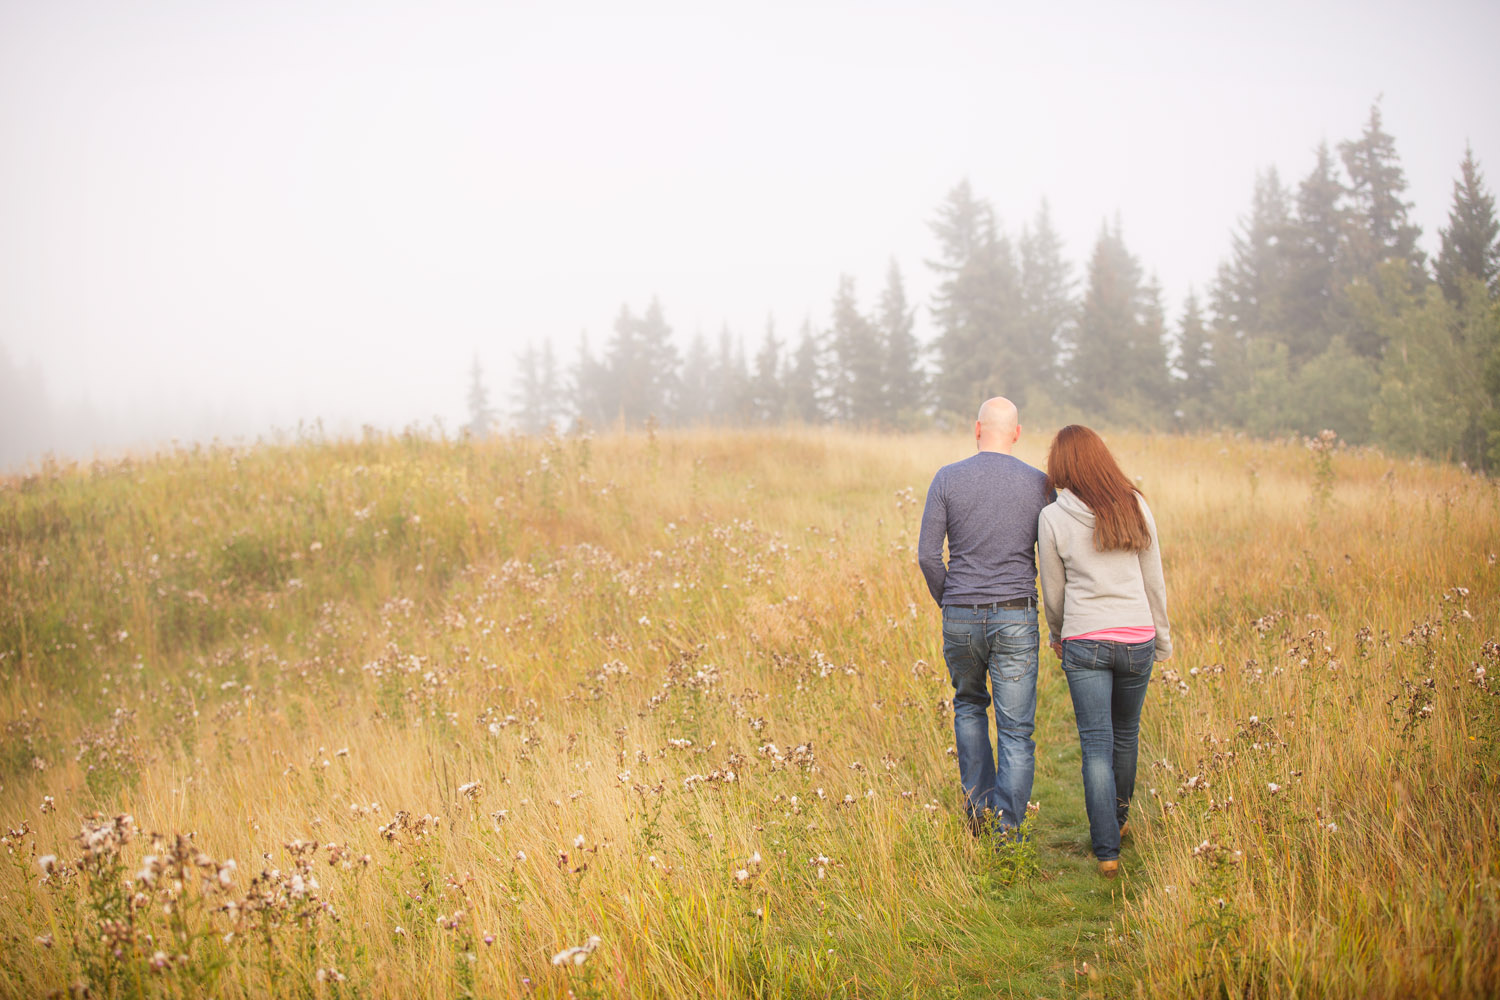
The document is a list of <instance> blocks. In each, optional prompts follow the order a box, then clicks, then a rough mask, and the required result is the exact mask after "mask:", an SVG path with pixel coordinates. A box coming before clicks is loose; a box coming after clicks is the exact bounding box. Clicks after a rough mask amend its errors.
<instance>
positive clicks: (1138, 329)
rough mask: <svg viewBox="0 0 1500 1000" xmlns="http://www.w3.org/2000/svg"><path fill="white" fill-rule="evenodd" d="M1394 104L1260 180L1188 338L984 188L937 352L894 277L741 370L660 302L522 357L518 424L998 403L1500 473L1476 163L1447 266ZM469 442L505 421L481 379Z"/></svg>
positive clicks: (923, 421) (1114, 266)
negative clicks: (605, 328)
mask: <svg viewBox="0 0 1500 1000" xmlns="http://www.w3.org/2000/svg"><path fill="white" fill-rule="evenodd" d="M1405 192H1406V178H1405V174H1404V172H1403V170H1402V168H1401V161H1400V158H1399V157H1398V155H1397V152H1396V143H1395V140H1394V139H1393V138H1392V137H1391V136H1390V135H1389V134H1387V133H1386V132H1385V130H1384V129H1383V128H1382V125H1381V116H1380V108H1379V105H1378V104H1377V105H1376V106H1375V107H1373V108H1372V109H1371V111H1370V117H1369V120H1368V122H1367V123H1366V125H1365V126H1364V130H1363V133H1362V134H1361V135H1360V136H1359V137H1358V138H1355V139H1350V140H1348V141H1345V142H1340V143H1338V145H1337V147H1336V150H1330V149H1329V148H1328V145H1327V144H1326V143H1324V144H1323V145H1321V146H1320V147H1319V148H1318V149H1317V151H1316V154H1315V157H1314V162H1313V163H1312V165H1311V169H1310V170H1309V171H1308V173H1307V174H1306V176H1305V177H1303V178H1302V179H1301V180H1300V181H1299V182H1297V183H1296V185H1295V186H1294V187H1288V186H1287V185H1286V184H1285V183H1284V182H1283V181H1282V179H1281V178H1280V177H1279V176H1278V175H1277V172H1276V170H1275V169H1268V170H1265V171H1263V172H1261V173H1259V174H1258V176H1257V179H1256V183H1255V189H1254V191H1253V193H1252V195H1251V200H1250V208H1249V211H1248V212H1247V213H1246V215H1245V216H1244V217H1243V219H1242V222H1241V224H1240V225H1239V226H1238V228H1237V229H1236V231H1235V232H1234V233H1233V234H1232V237H1231V241H1230V245H1229V248H1228V253H1227V256H1226V258H1225V259H1224V261H1223V263H1222V264H1221V265H1220V267H1219V271H1218V275H1217V277H1216V279H1215V280H1214V282H1213V284H1212V286H1211V287H1210V288H1209V289H1208V290H1207V294H1206V297H1204V298H1200V297H1199V296H1198V295H1197V294H1190V295H1189V296H1188V298H1187V300H1186V301H1185V302H1184V303H1183V304H1182V307H1181V309H1180V311H1179V312H1178V313H1177V314H1176V316H1175V317H1174V318H1172V319H1169V317H1168V310H1167V307H1166V305H1165V304H1164V303H1163V301H1162V291H1161V289H1160V287H1159V286H1158V285H1157V284H1156V282H1155V281H1154V280H1152V279H1149V278H1148V277H1147V276H1146V272H1145V270H1144V269H1143V267H1142V265H1141V262H1140V261H1138V260H1137V259H1136V257H1135V256H1134V255H1132V253H1131V252H1130V250H1129V248H1128V246H1127V245H1126V241H1125V236H1124V233H1123V232H1122V231H1121V226H1120V223H1119V221H1118V220H1116V221H1115V222H1114V224H1113V225H1108V224H1106V225H1105V226H1104V227H1103V228H1101V230H1100V232H1099V236H1098V239H1097V241H1096V242H1095V244H1094V248H1093V253H1092V255H1091V257H1090V258H1089V261H1088V266H1087V268H1086V269H1085V271H1084V273H1083V274H1082V276H1081V280H1080V279H1079V277H1078V276H1077V275H1076V274H1075V269H1074V265H1073V264H1072V263H1070V262H1069V261H1068V260H1066V259H1065V258H1064V256H1063V253H1062V243H1061V240H1060V239H1059V238H1058V235H1057V233H1056V231H1055V230H1054V229H1053V226H1052V223H1051V220H1050V218H1049V215H1048V209H1047V206H1046V204H1045V203H1044V204H1043V205H1042V207H1041V209H1040V211H1038V212H1037V214H1036V216H1035V218H1034V219H1032V220H1031V221H1030V222H1029V223H1028V224H1026V225H1025V226H1023V227H1022V228H1021V231H1020V233H1019V234H1018V235H1016V236H1014V237H1012V235H1011V234H1009V233H1007V232H1006V231H1005V230H1004V229H1003V228H1002V226H1001V225H1000V223H999V222H998V221H997V217H996V213H995V210H994V208H993V206H992V205H991V204H990V203H989V202H987V201H986V200H985V199H983V198H981V197H979V196H977V195H976V194H975V193H974V191H973V190H972V189H971V188H970V185H969V183H968V182H967V181H964V182H961V183H959V184H958V185H957V186H956V187H955V188H954V189H953V190H952V191H951V192H950V193H949V194H948V196H947V198H946V199H945V200H944V201H943V203H942V204H941V205H939V206H938V208H937V210H936V213H935V215H934V218H933V219H932V220H931V228H932V232H933V234H934V236H935V237H936V239H937V255H936V257H935V259H933V260H930V261H928V262H927V266H928V267H931V268H933V269H934V270H935V271H936V272H937V274H938V275H939V276H940V278H941V282H940V284H939V285H938V287H937V290H936V292H935V294H934V295H933V298H932V301H931V302H929V303H927V308H928V309H929V310H930V316H931V320H932V325H933V327H934V330H935V333H934V336H933V337H932V339H931V342H930V343H925V344H924V343H919V342H918V341H917V339H916V337H915V336H914V334H913V317H914V315H915V309H916V305H915V304H913V303H912V302H910V301H909V300H908V299H907V296H906V292H905V289H904V285H903V281H902V276H901V272H900V270H899V269H898V268H897V266H896V264H895V263H894V261H893V262H892V264H891V267H890V271H889V273H888V275H887V277H886V281H885V287H884V289H883V290H882V291H881V293H880V298H879V301H878V303H876V305H875V307H874V308H873V309H869V310H867V309H866V308H864V307H862V306H861V304H860V302H859V300H858V297H857V295H856V291H855V287H854V281H853V279H852V278H850V277H847V276H843V277H840V278H839V279H838V283H837V287H836V290H835V291H834V294H833V299H832V303H831V307H830V310H829V314H828V320H827V323H826V325H819V326H814V325H813V324H811V323H804V325H803V326H802V328H801V330H800V332H799V333H798V334H797V336H796V337H795V339H793V338H785V339H784V338H783V337H781V336H779V335H778V333H777V331H776V330H775V329H774V328H773V327H771V326H769V325H768V327H767V329H766V330H765V332H764V335H763V336H761V337H760V338H759V344H758V346H756V347H754V357H753V358H751V357H749V356H748V355H747V349H746V347H745V344H744V341H743V339H741V338H740V337H737V336H735V335H733V334H732V333H731V332H730V331H729V330H727V329H725V330H724V331H722V332H721V333H720V334H719V335H718V337H717V340H716V342H714V343H710V342H708V341H707V340H706V339H705V337H704V336H703V335H702V334H701V333H700V334H698V335H696V336H694V337H693V338H692V341H691V343H690V344H689V345H688V348H687V351H686V353H685V354H679V351H678V348H677V346H676V341H675V338H674V336H673V332H672V329H671V327H670V326H669V325H668V322H667V319H666V315H665V311H664V309H663V306H662V304H661V303H660V302H658V301H656V300H652V301H651V302H650V303H649V304H648V305H646V307H645V308H644V309H643V310H641V311H640V312H639V313H637V312H636V311H633V310H632V309H631V308H630V307H629V306H624V307H622V308H621V310H620V313H619V316H618V317H617V318H616V320H615V322H614V328H613V332H612V335H611V336H610V337H609V338H608V340H607V342H605V343H603V344H602V345H600V346H599V348H598V350H597V352H596V350H595V347H594V345H592V344H590V343H589V341H588V339H587V337H584V338H581V339H580V342H579V343H578V345H577V347H576V349H575V350H573V351H571V352H570V353H569V356H567V357H565V358H559V357H558V356H557V353H556V352H555V351H554V349H553V347H552V345H551V344H550V343H543V344H541V345H540V346H537V345H535V344H532V345H529V346H528V347H527V348H526V350H525V351H523V352H522V353H521V354H520V355H519V357H518V358H517V359H516V360H517V364H516V378H515V383H514V385H513V386H511V387H510V388H511V392H510V393H509V397H508V402H509V403H510V405H509V406H508V407H506V411H505V413H504V416H505V417H508V418H509V423H510V425H511V426H513V427H514V428H516V429H517V430H520V431H523V432H526V433H541V432H546V431H548V430H558V431H561V430H566V429H568V428H576V427H601V428H602V427H610V426H617V425H620V424H623V425H625V426H627V427H641V426H647V425H661V426H694V425H734V426H745V425H772V424H779V423H784V422H800V423H804V424H822V423H833V424H842V425H850V426H856V427H868V428H872V429H918V428H922V427H928V426H933V425H935V424H947V425H951V424H954V423H958V422H965V423H966V422H968V421H970V420H972V419H973V413H974V411H975V410H976V409H977V407H978V405H979V403H980V402H981V401H983V400H984V399H985V398H986V397H988V396H991V395H995V394H1004V395H1007V396H1010V397H1011V398H1012V399H1014V400H1015V401H1016V402H1017V403H1018V404H1019V405H1020V407H1021V412H1022V415H1023V418H1022V419H1023V422H1026V423H1030V424H1033V425H1037V424H1042V425H1046V424H1049V423H1061V422H1065V421H1074V420H1078V421H1089V422H1097V423H1100V424H1106V425H1111V426H1131V427H1147V428H1157V429H1164V430H1197V429H1209V428H1221V429H1231V430H1240V431H1245V432H1248V433H1250V434H1254V435H1258V436H1282V435H1289V434H1302V435H1313V434H1317V433H1319V432H1320V431H1322V430H1323V429H1325V428H1327V429H1332V430H1334V431H1336V432H1337V433H1338V434H1339V435H1340V436H1341V437H1342V438H1343V439H1344V440H1345V441H1347V442H1349V443H1351V444H1365V443H1376V444H1379V445H1381V446H1382V447H1384V448H1386V449H1388V450H1391V451H1393V452H1397V453H1411V454H1422V455H1427V456H1431V457H1434V458H1447V459H1451V460H1454V461H1461V462H1465V463H1467V464H1468V465H1469V466H1470V467H1471V468H1476V469H1483V470H1486V471H1489V472H1492V473H1493V472H1494V471H1495V470H1497V469H1500V303H1497V298H1500V278H1497V275H1500V239H1497V235H1500V223H1497V220H1496V216H1495V202H1494V197H1493V196H1492V195H1491V194H1490V193H1489V191H1488V190H1486V187H1485V184H1484V181H1483V178H1482V177H1481V175H1480V171H1479V165H1478V164H1476V163H1475V161H1474V157H1473V152H1472V149H1471V150H1469V151H1468V152H1467V153H1466V155H1465V157H1464V159H1463V161H1462V162H1461V163H1460V164H1459V168H1458V176H1457V178H1456V179H1455V180H1454V183H1453V203H1452V209H1451V212H1450V214H1449V216H1448V222H1447V225H1446V226H1445V227H1443V228H1442V229H1441V230H1440V237H1441V249H1440V251H1439V253H1438V256H1437V258H1436V260H1428V259H1427V258H1426V256H1425V255H1424V254H1423V252H1422V251H1421V250H1420V249H1419V248H1418V246H1417V240H1418V237H1419V236H1420V230H1419V228H1418V227H1417V226H1416V225H1414V224H1413V223H1412V222H1411V221H1410V219H1409V215H1408V213H1409V210H1410V209H1411V207H1412V206H1411V203H1410V202H1408V201H1406V200H1405V197H1404V196H1405ZM468 407H469V411H468V412H469V423H468V425H467V429H468V430H469V432H470V433H474V434H485V433H489V432H490V430H491V429H492V428H493V427H494V426H495V425H496V424H497V423H498V422H499V418H500V417H501V416H502V415H501V414H500V413H497V412H496V411H495V410H494V409H493V408H492V407H491V405H490V400H489V393H488V390H487V388H486V386H485V383H484V380H483V372H482V371H481V369H480V367H479V364H478V361H477V359H476V361H475V363H474V367H473V369H472V372H471V381H470V392H469V400H468Z"/></svg>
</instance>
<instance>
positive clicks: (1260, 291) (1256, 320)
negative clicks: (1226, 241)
mask: <svg viewBox="0 0 1500 1000" xmlns="http://www.w3.org/2000/svg"><path fill="white" fill-rule="evenodd" d="M1291 228H1292V227H1291V205H1290V199H1289V196H1288V194H1287V191H1286V189H1285V188H1283V187H1282V185H1281V179H1280V177H1279V176H1278V175H1277V173H1276V170H1275V168H1274V167H1273V168H1270V169H1268V170H1265V171H1262V172H1261V173H1258V174H1257V175H1256V178H1255V193H1254V195H1253V197H1252V199H1251V202H1250V216H1249V218H1247V219H1245V220H1243V221H1242V222H1241V223H1240V229H1239V232H1236V233H1235V234H1233V237H1232V239H1231V251H1230V258H1229V260H1228V261H1227V262H1226V263H1225V264H1224V265H1223V266H1222V267H1221V268H1220V269H1219V281H1218V284H1217V285H1216V287H1215V289H1214V313H1215V319H1216V322H1217V324H1218V325H1219V326H1221V327H1224V328H1228V329H1233V330H1234V331H1235V332H1236V333H1237V334H1238V335H1239V336H1241V337H1243V338H1245V339H1247V340H1258V339H1261V338H1264V337H1274V338H1276V339H1281V337H1282V330H1283V327H1284V319H1285V302H1286V297H1287V286H1288V275H1289V271H1290V260H1289V255H1288V249H1289V237H1290V236H1291Z"/></svg>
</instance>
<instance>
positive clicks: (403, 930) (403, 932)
mask: <svg viewBox="0 0 1500 1000" xmlns="http://www.w3.org/2000/svg"><path fill="white" fill-rule="evenodd" d="M392 933H394V934H395V935H396V936H397V937H406V928H405V927H402V926H401V925H400V924H397V925H396V929H395V930H394V931H393V932H392Z"/></svg>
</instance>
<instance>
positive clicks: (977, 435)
mask: <svg viewBox="0 0 1500 1000" xmlns="http://www.w3.org/2000/svg"><path fill="white" fill-rule="evenodd" d="M1020 437H1021V414H1020V413H1019V412H1018V411H1017V410H1016V404H1015V403H1012V402H1011V401H1010V400H1008V399H1006V398H1005V397H1004V396H996V397H994V398H993V399H987V400H985V401H984V405H983V406H981V407H980V408H979V419H978V420H976V421H974V441H975V443H976V444H977V445H978V446H979V450H980V451H998V452H1002V453H1004V454H1006V455H1009V454H1010V451H1011V449H1012V448H1014V447H1015V445H1016V441H1017V440H1018V439H1019V438H1020Z"/></svg>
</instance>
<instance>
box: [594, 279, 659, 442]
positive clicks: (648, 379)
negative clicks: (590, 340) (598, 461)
mask: <svg viewBox="0 0 1500 1000" xmlns="http://www.w3.org/2000/svg"><path fill="white" fill-rule="evenodd" d="M599 374H600V375H601V376H602V377H601V379H600V383H599V384H598V385H596V386H595V387H594V391H595V392H596V393H597V394H598V398H599V401H600V403H601V407H602V411H603V414H604V416H605V418H606V420H607V421H610V422H614V421H618V422H619V423H621V424H623V425H624V426H626V427H639V426H641V425H643V424H644V423H645V422H646V420H647V418H648V417H649V418H651V419H654V420H656V421H658V422H663V421H665V420H667V419H669V418H670V417H671V416H672V414H673V412H674V410H675V406H676V401H677V400H676V396H677V388H678V382H677V374H678V372H677V348H676V347H675V346H674V345H673V343H672V329H671V327H669V326H667V321H666V318H665V316H664V315H663V314H662V308H661V302H660V301H659V300H658V299H655V298H653V299H652V300H651V303H650V304H649V305H648V306H647V307H646V311H645V312H644V313H643V314H642V315H640V316H635V315H634V314H633V313H631V311H630V307H629V306H628V305H622V306H621V307H620V313H619V315H618V316H617V317H616V318H615V326H614V336H613V337H611V338H610V342H609V345H608V347H607V348H606V352H605V357H604V363H603V369H602V371H601V372H600V373H599Z"/></svg>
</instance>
